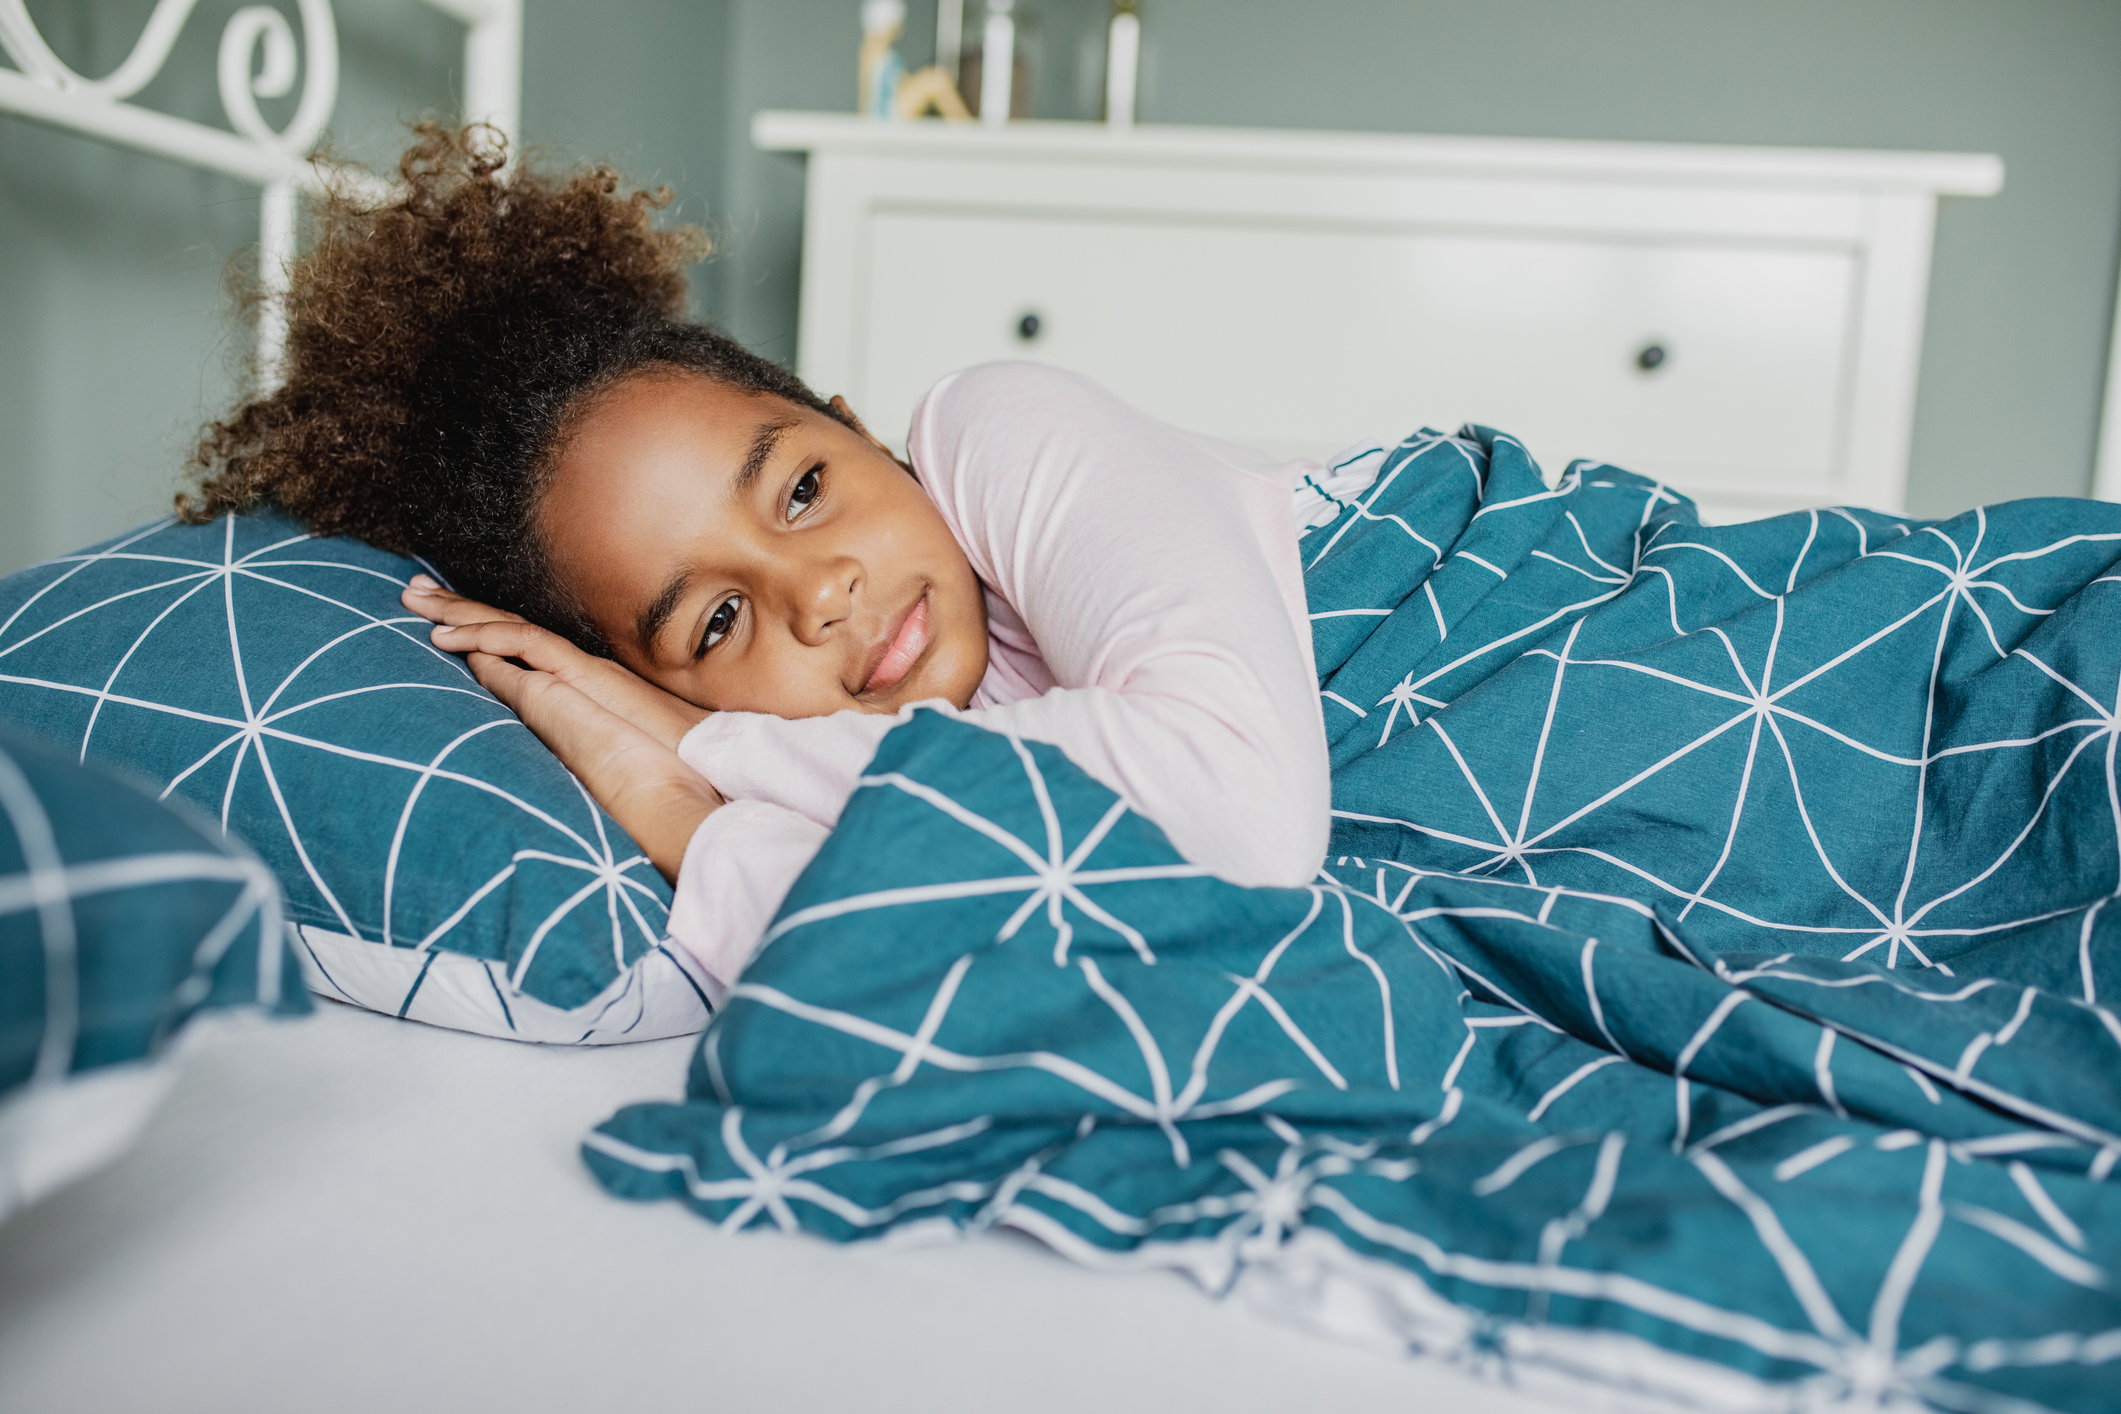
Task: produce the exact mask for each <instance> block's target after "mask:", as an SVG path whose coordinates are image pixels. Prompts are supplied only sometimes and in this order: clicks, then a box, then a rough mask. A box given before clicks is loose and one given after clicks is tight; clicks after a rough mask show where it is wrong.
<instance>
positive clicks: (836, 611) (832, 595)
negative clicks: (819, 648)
mask: <svg viewBox="0 0 2121 1414" xmlns="http://www.w3.org/2000/svg"><path fill="white" fill-rule="evenodd" d="M790 568H791V570H792V571H793V573H792V574H791V575H790V579H791V581H792V582H791V584H790V588H791V590H792V591H793V592H792V593H791V594H790V595H789V599H790V607H791V608H792V609H793V611H794V612H793V614H792V616H791V617H792V620H793V623H792V627H793V629H794V631H795V636H796V638H798V639H799V640H801V641H802V642H804V643H807V644H810V645H812V646H813V647H814V646H816V645H818V644H821V643H825V642H827V641H828V640H829V639H830V638H831V637H832V631H833V629H834V627H835V626H837V625H838V624H840V623H841V622H843V621H844V620H845V619H846V618H847V616H848V614H849V613H850V612H852V610H853V608H854V591H855V586H856V585H857V584H858V583H860V581H861V567H860V566H859V565H857V564H856V563H855V562H854V561H852V560H850V559H846V558H844V557H841V556H837V555H835V556H829V557H824V558H820V559H818V560H816V561H813V562H810V563H807V564H802V565H796V566H791V567H790Z"/></svg>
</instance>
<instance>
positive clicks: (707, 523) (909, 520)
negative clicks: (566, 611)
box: [539, 372, 987, 717]
mask: <svg viewBox="0 0 2121 1414" xmlns="http://www.w3.org/2000/svg"><path fill="white" fill-rule="evenodd" d="M539 515H540V521H541V527H542V529H543V531H544V535H545V540H546V543H547V546H548V547H549V549H550V552H551V555H552V559H553V564H554V568H555V570H556V571H557V572H558V573H559V575H560V577H561V580H562V582H563V583H565V584H566V585H568V586H569V588H571V589H572V590H573V591H574V593H575V594H576V595H577V596H578V597H579V598H580V600H581V602H582V604H583V607H584V608H585V609H586V610H587V611H588V613H589V617H590V619H591V621H592V622H593V623H595V625H596V626H597V628H598V629H599V630H600V631H601V632H602V633H603V634H604V637H605V639H606V641H608V642H609V643H610V644H611V645H612V648H613V650H614V651H615V652H616V653H617V655H618V658H619V661H620V662H621V663H623V664H625V665H626V666H627V667H629V668H631V669H632V670H633V671H634V672H636V673H638V674H640V675H641V676H642V677H644V678H646V679H648V680H649V681H650V682H653V683H655V684H656V685H657V686H659V687H662V688H664V689H665V690H667V691H669V692H672V693H675V694H676V695H677V696H679V697H682V698H684V699H685V700H686V701H688V702H692V703H695V704H697V705H698V706H701V707H708V708H712V709H714V710H716V711H724V712H765V713H770V714H772V715H773V716H777V717H821V716H825V715H826V714H828V713H832V712H839V711H844V710H847V709H850V708H851V709H853V710H856V711H862V712H895V711H897V710H898V709H899V708H900V707H901V706H903V705H905V704H906V703H909V702H919V701H923V700H925V699H929V698H936V697H941V698H945V699H947V700H949V701H950V702H951V703H953V704H955V705H957V706H960V707H962V706H964V705H965V704H966V703H968V702H969V701H970V700H971V698H972V692H973V689H974V688H976V687H978V686H979V681H980V678H981V677H982V676H983V675H984V674H985V673H986V670H987V608H986V601H985V600H984V598H983V597H982V595H981V590H980V583H979V580H978V578H977V577H976V576H975V575H974V574H973V573H972V566H971V565H970V564H969V563H968V562H967V561H966V559H965V553H964V551H963V550H962V549H961V548H960V547H959V546H958V543H957V541H956V539H955V538H954V537H953V536H952V535H951V534H950V530H949V528H948V527H947V526H946V525H945V524H944V523H943V518H942V515H941V513H939V512H938V511H937V510H936V508H935V504H934V502H932V501H930V500H929V499H928V496H927V493H926V492H924V491H923V490H922V489H921V487H920V484H919V483H918V482H916V481H915V480H914V479H913V478H912V477H911V476H910V475H908V474H907V473H906V470H905V468H903V467H902V466H900V465H899V463H898V462H897V461H895V460H893V459H892V456H891V454H890V453H889V452H888V451H886V450H885V449H884V447H883V445H882V444H881V443H879V442H877V441H876V440H875V439H874V438H872V437H870V436H869V435H868V434H867V433H866V432H864V431H857V430H855V429H854V428H850V427H848V426H846V425H845V424H843V423H841V422H838V421H835V420H834V419H833V418H830V417H827V416H825V415H824V414H822V413H819V412H815V411H813V410H811V409H810V408H806V407H802V406H799V405H797V404H795V403H791V402H788V401H786V400H785V399H782V398H778V397H774V396H772V395H770V394H763V393H746V392H742V391H740V390H737V389H733V388H729V387H726V386H724V385H723V384H720V383H717V382H715V381H713V380H712V379H709V378H705V377H702V376H699V375H697V374H687V373H676V372H655V373H646V374H640V375H636V376H634V377H631V378H628V379H626V380H625V381H623V382H621V383H619V384H618V385H617V386H615V387H613V388H611V389H610V390H608V391H607V392H605V393H603V394H601V395H600V396H599V397H598V398H597V399H596V400H595V401H594V403H592V404H591V406H590V407H589V409H588V410H587V411H586V412H584V413H583V414H581V416H580V417H579V418H578V419H577V420H576V422H575V425H574V426H573V428H572V429H570V435H569V436H568V437H567V439H566V441H565V442H564V443H563V445H562V446H561V449H560V454H559V460H558V462H557V465H556V466H555V468H554V472H553V479H552V484H551V486H550V487H549V488H548V489H547V491H546V494H545V498H544V503H543V504H542V506H541V507H540V508H539Z"/></svg>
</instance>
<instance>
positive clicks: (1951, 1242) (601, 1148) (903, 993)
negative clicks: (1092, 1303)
mask: <svg viewBox="0 0 2121 1414" xmlns="http://www.w3.org/2000/svg"><path fill="white" fill-rule="evenodd" d="M1302 549H1303V553H1304V559H1305V564H1306V573H1307V588H1308V593H1309V596H1310V600H1311V608H1312V611H1313V615H1314V629H1315V634H1316V646H1317V653H1318V662H1319V673H1320V683H1321V693H1322V710H1323V711H1324V713H1325V719H1326V724H1327V730H1328V736H1329V739H1330V740H1331V743H1332V752H1333V769H1334V800H1335V816H1336V819H1335V822H1334V840H1333V846H1332V854H1331V856H1330V857H1329V859H1328V861H1327V868H1326V870H1325V872H1324V873H1323V874H1322V875H1321V876H1320V878H1319V879H1318V880H1317V881H1316V882H1315V883H1314V884H1313V885H1311V886H1310V887H1308V888H1300V889H1278V890H1277V889H1243V888H1238V887H1235V886H1233V885H1230V884H1227V883H1224V882H1222V881H1220V880H1217V879H1214V878H1211V877H1207V876H1206V875H1204V874H1203V873H1202V872H1201V871H1199V870H1197V869H1196V868H1194V867H1193V866H1191V865H1189V864H1187V863H1186V862H1185V861H1184V860H1182V859H1180V858H1179V857H1178V856H1177V855H1176V854H1175V853H1174V852H1173V851H1172V850H1171V848H1170V846H1169V845H1168V844H1167V843H1166V841H1165V840H1164V838H1163V836H1162V834H1161V833H1160V832H1159V831H1158V830H1157V829H1156V828H1155V827H1154V826H1153V825H1151V824H1150V823H1149V822H1147V821H1146V820H1143V819H1141V818H1139V817H1137V816H1134V815H1132V814H1131V813H1129V812H1128V811H1126V810H1125V809H1124V808H1123V807H1122V806H1121V805H1120V804H1119V803H1118V802H1116V801H1115V799H1114V798H1113V796H1112V795H1111V793H1110V792H1109V791H1107V790H1105V789H1104V788H1103V787H1102V786H1100V785H1098V784H1097V783H1096V782H1094V781H1092V780H1090V779H1089V778H1088V777H1086V776H1085V775H1084V774H1083V773H1082V772H1080V771H1078V770H1076V769H1075V768H1074V767H1073V766H1072V765H1071V764H1070V763H1069V762H1068V761H1067V760H1066V759H1065V758H1064V757H1063V756H1061V755H1060V754H1059V753H1058V752H1056V751H1054V750H1052V749H1051V748H1048V747H1045V746H1042V745H1035V744H1026V743H1021V742H1017V741H1013V740H1010V739H1007V738H1004V737H1000V736H995V735H991V734H988V733H985V732H982V731H980V730H978V729H976V728H974V727H971V726H967V725H964V724H962V723H958V722H953V721H951V720H948V719H946V718H943V717H940V716H936V715H934V714H923V715H922V716H920V717H919V718H917V719H916V720H915V721H914V722H913V723H911V724H910V725H908V726H905V727H902V728H900V729H899V730H898V731H896V732H894V733H893V734H892V735H891V736H890V737H889V738H887V739H886V741H885V744H884V747H883V749H882V750H881V752H879V754H878V756H877V758H876V760H875V762H874V763H873V764H872V766H871V767H870V774H869V775H868V776H867V777H866V778H865V783H864V786H863V788H862V789H861V790H860V791H859V792H858V794H857V795H856V796H855V798H854V800H853V801H852V803H851V804H850V806H849V808H848V810H847V812H846V814H845V816H844V819H843V821H842V823H841V825H840V827H839V829H838V830H837V831H836V832H835V833H834V834H833V836H832V838H831V839H830V841H829V842H828V843H827V845H826V847H825V849H824V850H823V852H822V853H821V854H820V855H819V857H818V858H817V860H816V862H815V863H814V864H813V866H812V867H811V868H810V870H809V871H808V872H807V873H806V874H805V875H804V876H803V878H802V880H801V881H800V882H799V883H798V884H797V886H796V887H795V889H794V891H793V892H792V893H791V894H790V896H789V898H788V900H787V902H786V904H785V905H784V907H783V910H782V913H781V915H780V918H779V920H778V921H777V922H776V924H775V925H774V928H773V931H772V933H771V934H770V935H769V937H770V939H771V941H770V942H769V945H768V946H767V947H766V949H765V950H764V951H763V952H762V954H761V955H760V956H759V957H758V959H757V960H756V962H755V963H754V964H753V966H752V968H751V969H750V971H749V972H748V973H747V974H746V976H745V979H744V982H743V985H741V986H740V987H739V988H738V989H737V991H736V993H735V995H734V996H733V998H732V999H731V1001H730V1003H729V1005H728V1006H727V1008H726V1009H725V1010H724V1011H723V1013H722V1014H721V1016H720V1017H719V1018H718V1019H717V1020H716V1022H715V1024H714V1025H713V1027H712V1028H710V1029H709V1031H708V1032H707V1033H706V1035H705V1036H704V1038H703V1040H702V1044H701V1046H700V1049H699V1051H698V1052H697V1055H696V1058H695V1061H694V1064H693V1067H692V1074H691V1078H690V1084H689V1091H688V1093H689V1099H688V1100H687V1101H686V1102H685V1103H683V1104H648V1105H638V1106H634V1107H632V1108H629V1109H627V1110H624V1111H622V1112H621V1113H619V1114H618V1115H616V1116H614V1117H613V1118H612V1119H611V1120H610V1121H608V1122H607V1123H606V1124H605V1125H603V1126H602V1127H601V1128H600V1129H599V1130H598V1131H597V1132H596V1133H595V1134H593V1135H591V1136H590V1138H589V1139H588V1141H587V1143H586V1145H585V1150H584V1152H585V1154H586V1156H587V1158H588V1161H589V1163H590V1165H591V1167H592V1168H593V1169H594V1170H595V1172H596V1174H597V1176H598V1177H599V1178H600V1179H601V1180H602V1181H603V1182H604V1183H605V1184H606V1185H607V1186H608V1187H609V1188H611V1189H612V1190H613V1191H614V1192H617V1193H619V1194H622V1195H624V1196H627V1197H632V1198H640V1199H651V1198H663V1197H670V1198H676V1199H679V1200H681V1201H683V1202H686V1203H688V1204H690V1205H691V1206H692V1207H694V1208H695V1209H696V1210H697V1211H699V1212H700V1213H701V1214H703V1215H704V1216H707V1217H709V1218H711V1219H713V1220H715V1221H717V1222H720V1223H723V1224H724V1225H726V1226H730V1227H744V1226H749V1225H756V1224H766V1225H774V1224H778V1225H779V1226H781V1227H783V1228H790V1229H794V1228H802V1229H807V1230H810V1231H812V1232H816V1233H819V1234H822V1235H824V1236H826V1237H829V1238H832V1239H835V1240H852V1239H857V1238H870V1237H878V1236H882V1235H884V1234H886V1233H897V1234H901V1235H906V1236H918V1235H922V1234H932V1233H949V1232H956V1231H966V1230H978V1229H981V1228H984V1227H987V1226H991V1225H997V1224H999V1225H1007V1226H1013V1227H1017V1228H1021V1229H1024V1230H1027V1231H1029V1232H1031V1233H1034V1234H1036V1235H1038V1236H1040V1237H1042V1238H1044V1239H1045V1240H1047V1241H1048V1242H1050V1243H1051V1244H1053V1245H1054V1246H1055V1247H1056V1248H1058V1249H1059V1250H1061V1251H1062V1252H1065V1253H1067V1254H1068V1255H1070V1256H1073V1257H1075V1258H1077V1259H1080V1260H1083V1261H1087V1262H1093V1263H1098V1264H1105V1265H1128V1266H1139V1265H1155V1266H1164V1267H1173V1268H1180V1269H1183V1270H1186V1271H1188V1272H1190V1273H1191V1274H1193V1275H1194V1276H1195V1277H1196V1278H1198V1279H1199V1280H1200V1281H1201V1282H1202V1283H1203V1284H1204V1285H1206V1286H1207V1287H1208V1288H1210V1289H1211V1290H1214V1291H1217V1292H1232V1293H1235V1294H1237V1295H1239V1296H1241V1297H1243V1298H1245V1299H1248V1300H1251V1301H1254V1302H1256V1303H1260V1304H1264V1305H1267V1306H1269V1307H1271V1308H1273V1309H1274V1310H1275V1311H1277V1312H1278V1313H1280V1314H1282V1315H1284V1316H1287V1317H1290V1318H1294V1319H1298V1320H1302V1321H1306V1322H1308V1323H1310V1324H1312V1325H1314V1326H1316V1327H1317V1328H1319V1329H1322V1330H1326V1331H1329V1332H1332V1333H1335V1334H1338V1335H1341V1336H1343V1337H1347V1338H1352V1339H1357V1340H1362V1341H1366V1342H1369V1343H1372V1344H1377V1345H1382V1346H1385V1347H1388V1348H1397V1349H1409V1350H1417V1351H1421V1352H1426V1353H1428V1354H1430V1355H1433V1356H1438V1357H1441V1358H1446V1359H1450V1360H1454V1361H1458V1362H1461V1363H1463V1364H1465V1365H1467V1366H1469V1367H1472V1368H1475V1369H1478V1370H1480V1371H1483V1372H1486V1373H1488V1374H1491V1375H1493V1376H1495V1377H1497V1378H1500V1379H1505V1380H1509V1381H1511V1382H1514V1383H1516V1384H1518V1385H1520V1386H1522V1387H1525V1388H1528V1389H1532V1390H1535V1391H1539V1390H1543V1391H1546V1392H1548V1393H1550V1394H1559V1395H1561V1396H1563V1397H1565V1398H1568V1399H1570V1401H1571V1402H1572V1403H1581V1402H1583V1401H1584V1399H1585V1398H1590V1399H1591V1402H1592V1403H1594V1404H1614V1403H1617V1404H1619V1405H1622V1406H1624V1407H1682V1408H1715V1409H1785V1408H1824V1407H1852V1408H1873V1407H1891V1408H1897V1407H1903V1406H1915V1405H1930V1406H1934V1407H1936V1408H1940V1409H1950V1410H1996V1411H2015V1410H2028V1409H2036V1408H2048V1409H2058V1410H2083V1411H2091V1410H2098V1409H2111V1408H2114V1407H2116V1405H2117V1404H2121V1394H2117V1391H2121V1292H2117V1282H2121V1179H2117V1177H2116V1175H2115V1172H2114V1170H2115V1167H2116V1162H2117V1159H2121V1021H2117V1020H2116V1017H2115V1014H2114V1012H2113V1011H2112V1010H2111V1009H2110V1005H2111V1003H2112V1002H2113V1001H2114V1000H2115V999H2116V998H2117V996H2121V908H2116V907H2110V906H2109V904H2110V902H2111V900H2112V899H2113V896H2114V895H2115V893H2116V891H2117V888H2121V791H2117V788H2116V779H2115V754H2116V743H2117V739H2121V716H2117V713H2121V696H2117V693H2121V568H2117V562H2121V507H2110V506H2100V505H2092V504H2088V503H2084V502H2061V501H2031V502H2020V503H2015V504H2010V505H2003V506H1997V507H1991V508H1988V509H1986V510H1984V511H1977V512H1974V513H1972V514H1969V515H1966V516H1962V517H1959V518H1958V519H1955V520H1952V521H1948V522H1941V523H1935V524H1923V523H1910V522H1906V521H1902V520H1898V519H1895V518H1891V517H1886V516H1880V515H1874V514H1868V513H1864V512H1843V511H1829V512H1815V513H1804V514H1798V515H1790V516H1784V517H1781V518H1779V519H1775V520H1770V521H1764V522H1758V523H1754V524H1750V525H1742V526H1734V527H1728V528H1722V529H1705V528H1703V527H1701V526H1699V525H1698V524H1696V523H1695V518H1694V516H1693V512H1692V509H1691V507H1690V506H1689V505H1688V504H1687V503H1685V502H1684V501H1682V500H1678V499H1676V498H1674V497H1672V496H1671V495H1670V493H1668V492H1665V491H1663V490H1661V489H1660V488H1658V487H1657V486H1655V485H1654V484H1653V483H1651V482H1649V481H1646V480H1644V479H1642V478H1639V477H1635V476H1632V475H1629V474H1628V473H1625V472H1620V471H1616V470H1613V469H1611V468H1608V467H1605V466H1603V465H1599V464H1592V463H1578V464H1576V465H1575V466H1573V467H1571V468H1570V470H1569V472H1568V473H1567V475H1565V476H1564V477H1563V478H1562V480H1561V482H1560V484H1559V486H1558V487H1557V488H1554V489H1549V488H1548V487H1547V486H1546V485H1544V484H1543V483H1542V481H1541V480H1540V477H1539V473H1538V470H1537V468H1536V467H1535V466H1534V465H1533V464H1532V462H1531V460H1530V459H1529V457H1527V456H1526V454H1525V452H1524V450H1523V449H1522V448H1521V447H1520V446H1519V445H1518V444H1517V443H1515V442H1514V441H1512V440H1510V439H1509V438H1507V437H1504V436H1500V435H1497V434H1493V433H1490V432H1487V431H1485V430H1482V429H1477V428H1476V429H1467V430H1466V431H1465V432H1463V433H1461V434H1460V435H1459V436H1457V437H1445V436H1442V435H1440V434H1436V433H1427V432H1425V433H1422V434H1420V435H1418V436H1416V437H1414V438H1411V439H1409V440H1408V441H1407V442H1406V443H1404V444H1402V445H1401V446H1399V447H1398V448H1396V449H1394V450H1393V451H1392V452H1390V454H1389V455H1388V456H1387V457H1386V458H1385V461H1384V465H1383V468H1382V470H1381V473H1380V475H1379V476H1378V478H1377V480H1376V481H1375V483H1373V485H1372V486H1371V487H1370V489H1369V490H1367V491H1365V492H1364V493H1362V495H1361V496H1360V497H1359V498H1358V499H1357V500H1356V501H1353V502H1350V503H1348V504H1346V505H1345V506H1344V507H1343V508H1342V509H1341V511H1340V512H1339V514H1338V516H1337V517H1336V518H1335V519H1334V520H1333V522H1332V523H1331V524H1328V525H1325V526H1321V527H1319V528H1317V529H1314V530H1312V531H1310V532H1308V533H1307V535H1306V536H1305V538H1304V540H1303V543H1302ZM1594 1394H1595V1397H1593V1396H1594Z"/></svg>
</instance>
